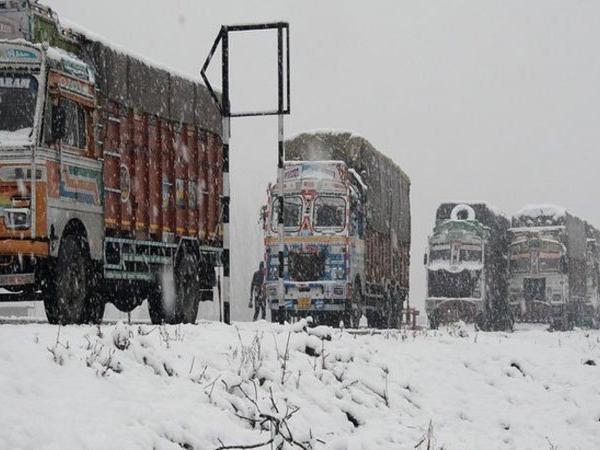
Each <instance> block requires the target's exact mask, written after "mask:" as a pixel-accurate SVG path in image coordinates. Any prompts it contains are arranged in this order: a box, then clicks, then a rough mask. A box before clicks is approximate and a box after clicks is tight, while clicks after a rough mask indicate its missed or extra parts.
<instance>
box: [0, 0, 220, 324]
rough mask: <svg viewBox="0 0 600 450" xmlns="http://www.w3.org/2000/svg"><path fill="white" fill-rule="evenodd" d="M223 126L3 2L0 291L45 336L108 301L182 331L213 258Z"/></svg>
mask: <svg viewBox="0 0 600 450" xmlns="http://www.w3.org/2000/svg"><path fill="white" fill-rule="evenodd" d="M223 164H224V162H223V158H222V145H221V116H220V113H219V110H218V108H217V107H216V105H215V104H214V102H213V101H212V99H211V96H210V95H209V93H208V91H207V90H206V88H205V87H204V86H203V85H201V84H199V83H197V82H195V81H193V80H190V79H187V78H185V77H182V76H179V75H176V74H174V73H172V72H170V71H167V70H164V69H161V68H158V67H156V66H154V65H152V64H150V63H147V62H144V61H143V60H141V59H139V58H136V57H134V56H131V55H128V54H126V53H123V52H122V51H120V50H116V49H114V48H112V47H111V46H110V45H107V44H106V43H103V42H101V41H99V40H98V39H95V38H91V37H89V36H86V35H85V34H84V33H82V32H74V31H70V30H67V29H64V28H62V27H61V25H60V23H59V21H58V19H57V16H56V15H55V14H54V13H53V12H52V11H51V10H50V9H49V8H47V7H44V6H42V5H40V4H38V3H37V2H36V1H27V0H19V1H0V287H2V288H3V289H4V290H3V292H4V294H3V295H2V296H1V299H2V300H11V301H14V300H17V299H21V298H23V299H31V298H33V297H37V298H41V299H43V300H44V303H45V308H46V314H47V316H48V320H49V321H50V322H51V323H81V322H90V321H91V322H98V321H100V320H101V319H102V315H103V311H104V305H105V301H110V302H113V303H114V304H115V305H116V306H117V307H118V308H119V309H120V310H122V311H130V310H132V309H133V308H135V307H136V306H138V305H139V304H141V303H142V302H143V300H144V299H148V305H149V312H150V317H151V319H152V321H153V322H155V323H160V322H163V321H165V322H170V323H173V322H182V321H183V322H192V321H194V320H195V318H196V315H197V311H198V302H199V301H202V300H212V299H213V287H214V286H215V267H216V266H217V265H219V263H220V260H221V255H222V253H223V227H222V224H223V220H224V218H223V217H222V214H221V213H220V205H221V194H222V192H223V189H224V185H223V176H222V172H223Z"/></svg>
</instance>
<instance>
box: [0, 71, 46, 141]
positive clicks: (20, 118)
mask: <svg viewBox="0 0 600 450" xmlns="http://www.w3.org/2000/svg"><path fill="white" fill-rule="evenodd" d="M37 90H38V82H37V80H36V79H35V77H33V76H32V75H29V74H19V73H13V72H0V131H27V130H31V128H32V127H33V118H34V115H35V104H36V97H37Z"/></svg>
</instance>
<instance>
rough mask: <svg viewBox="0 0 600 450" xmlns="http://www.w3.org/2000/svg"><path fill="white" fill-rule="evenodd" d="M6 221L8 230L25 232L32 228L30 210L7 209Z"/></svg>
mask: <svg viewBox="0 0 600 450" xmlns="http://www.w3.org/2000/svg"><path fill="white" fill-rule="evenodd" d="M4 221H5V224H6V227H7V228H10V229H13V230H24V229H27V228H29V227H30V226H31V211H30V210H29V209H28V208H6V209H5V210H4Z"/></svg>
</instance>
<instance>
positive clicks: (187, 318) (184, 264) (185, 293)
mask: <svg viewBox="0 0 600 450" xmlns="http://www.w3.org/2000/svg"><path fill="white" fill-rule="evenodd" d="M181 251H182V254H181V257H180V259H179V264H178V265H177V270H176V273H175V291H176V299H177V306H178V308H179V311H178V313H179V316H180V319H181V321H182V322H184V323H195V322H196V316H197V315H198V303H199V302H200V292H201V285H200V275H199V258H198V254H197V253H196V252H195V251H193V250H192V249H191V248H189V247H183V248H182V250H181Z"/></svg>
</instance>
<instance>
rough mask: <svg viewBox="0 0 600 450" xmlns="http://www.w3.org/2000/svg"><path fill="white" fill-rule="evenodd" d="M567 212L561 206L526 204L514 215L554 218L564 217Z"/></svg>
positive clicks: (518, 216) (517, 216)
mask: <svg viewBox="0 0 600 450" xmlns="http://www.w3.org/2000/svg"><path fill="white" fill-rule="evenodd" d="M566 213H567V211H566V209H565V208H563V207H561V206H556V205H550V204H544V205H526V206H524V207H523V208H521V209H520V210H519V211H518V212H517V213H516V214H515V215H514V217H515V218H520V217H531V218H537V217H542V216H545V217H552V218H554V219H558V218H559V217H564V215H565V214H566Z"/></svg>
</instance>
